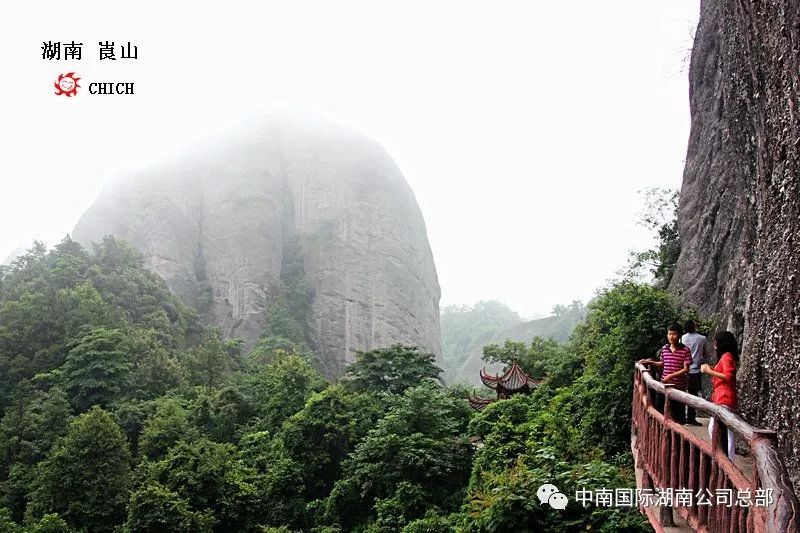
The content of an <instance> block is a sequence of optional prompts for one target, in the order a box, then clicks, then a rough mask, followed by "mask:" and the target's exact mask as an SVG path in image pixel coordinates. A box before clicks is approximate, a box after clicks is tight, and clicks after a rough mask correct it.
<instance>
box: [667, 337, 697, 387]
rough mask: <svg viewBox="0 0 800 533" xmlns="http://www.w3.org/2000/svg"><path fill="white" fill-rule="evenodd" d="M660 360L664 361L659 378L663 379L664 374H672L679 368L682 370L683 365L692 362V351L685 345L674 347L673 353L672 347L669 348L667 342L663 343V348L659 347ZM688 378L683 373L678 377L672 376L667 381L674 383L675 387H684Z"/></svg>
mask: <svg viewBox="0 0 800 533" xmlns="http://www.w3.org/2000/svg"><path fill="white" fill-rule="evenodd" d="M661 361H662V362H663V363H664V370H663V373H662V374H661V379H662V380H663V379H664V376H667V375H669V374H673V373H675V372H678V371H679V370H683V367H684V366H685V365H691V364H692V351H691V350H690V349H689V348H687V347H686V346H683V345H681V346H679V347H678V348H676V349H675V352H674V353H673V351H672V348H670V345H669V344H665V345H664V347H663V348H661ZM687 382H688V380H687V377H686V374H683V375H681V376H678V377H674V378H672V379H670V380H669V382H668V383H672V384H673V385H675V388H676V389H684V390H685V389H686V384H687Z"/></svg>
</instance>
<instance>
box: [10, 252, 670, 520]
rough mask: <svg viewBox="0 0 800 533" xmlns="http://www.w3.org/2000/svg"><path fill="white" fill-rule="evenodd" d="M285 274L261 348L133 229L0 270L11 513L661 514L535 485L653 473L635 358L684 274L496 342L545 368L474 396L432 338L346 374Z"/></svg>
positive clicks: (360, 363) (627, 286) (101, 516)
mask: <svg viewBox="0 0 800 533" xmlns="http://www.w3.org/2000/svg"><path fill="white" fill-rule="evenodd" d="M290 271H291V269H290ZM287 281H290V283H288V284H287V286H289V287H290V288H289V289H287V291H286V292H285V293H282V294H279V295H277V296H276V298H277V299H278V300H277V301H279V302H280V303H281V305H282V307H280V308H279V309H278V311H276V313H277V314H276V317H277V318H276V319H275V321H274V322H273V323H272V326H271V327H270V328H269V329H268V331H266V332H265V335H264V337H263V338H262V339H261V341H259V342H258V343H257V344H256V346H255V347H254V348H253V349H252V350H251V351H250V352H249V353H246V354H245V353H243V350H242V345H241V343H239V342H236V341H231V340H225V339H223V338H222V337H221V335H220V333H219V332H218V331H216V330H214V329H211V328H208V327H206V326H204V325H203V324H202V321H201V319H200V318H198V315H197V314H196V313H195V312H193V311H191V310H189V309H188V308H186V307H185V306H183V305H182V304H181V303H180V302H179V301H177V300H176V299H175V298H174V297H173V296H172V295H171V294H170V293H169V291H168V290H167V289H166V287H165V285H164V283H163V282H162V281H161V280H159V279H158V278H157V277H155V276H153V275H151V274H149V273H148V272H147V271H146V270H145V269H144V268H143V265H142V259H141V257H140V256H139V254H138V253H136V251H134V250H133V249H131V248H130V247H129V246H127V245H125V244H124V243H122V242H119V241H116V240H114V239H110V238H109V239H106V240H105V241H104V242H103V243H102V244H100V245H99V246H97V248H96V249H95V250H94V251H93V253H91V254H89V253H87V252H85V251H84V250H83V249H81V247H80V246H78V245H77V244H76V243H74V242H72V241H70V240H68V239H67V240H65V241H63V242H62V243H61V244H59V245H58V246H56V247H55V248H54V249H53V250H50V251H47V250H45V249H44V247H42V246H37V247H35V248H34V249H32V250H31V251H30V252H29V253H28V254H27V255H25V256H22V257H21V258H19V259H18V260H17V261H16V262H15V263H14V264H13V265H12V267H11V268H10V269H8V270H7V271H5V272H3V273H2V276H0V530H2V531H12V532H14V531H16V532H23V531H25V532H44V531H52V532H55V531H111V530H117V531H200V532H202V531H206V532H211V531H275V532H278V531H283V532H286V531H316V532H318V533H322V532H326V533H332V532H336V531H360V532H377V531H405V532H407V533H408V532H444V531H454V530H456V531H476V532H493V531H497V532H502V531H543V530H556V531H559V530H560V531H572V530H601V531H618V530H623V529H624V530H639V529H642V530H644V529H646V528H645V522H644V521H643V519H642V517H641V516H640V515H639V513H638V512H637V511H636V510H635V509H625V508H604V507H595V506H588V507H582V506H580V505H578V504H576V503H575V502H574V501H572V502H570V504H569V505H568V507H567V508H566V509H565V510H556V509H552V508H550V507H548V506H546V505H542V504H540V503H539V500H538V498H537V496H536V491H537V489H538V487H539V485H541V484H542V483H545V482H548V483H554V484H556V485H557V486H558V487H559V488H560V489H561V491H562V492H564V493H565V494H567V495H568V496H569V497H570V498H571V499H572V496H573V494H574V491H575V490H576V489H577V488H581V487H586V488H589V489H596V488H615V487H627V488H630V487H633V486H634V480H633V478H632V472H631V467H632V465H631V458H630V454H629V453H628V452H626V449H627V447H628V443H629V438H630V435H629V427H630V398H631V390H630V387H631V369H632V364H633V361H634V360H636V359H638V358H640V357H642V356H645V355H650V354H652V353H653V352H654V351H655V350H656V349H657V348H658V347H659V346H660V345H661V343H662V342H663V336H664V334H665V328H666V325H667V324H669V323H670V322H672V321H674V320H676V319H679V318H682V316H681V315H682V314H681V311H680V310H679V309H677V308H676V307H675V305H674V304H673V302H672V301H671V299H670V298H669V297H668V296H667V295H666V293H664V292H663V291H661V290H659V289H656V288H653V287H650V286H646V285H640V284H636V283H632V282H623V283H620V284H618V285H616V286H613V287H610V288H608V289H607V290H605V291H603V292H602V293H601V294H600V295H599V296H598V297H597V299H596V300H595V301H594V302H593V303H592V304H591V305H590V306H589V312H588V315H587V317H586V318H585V319H584V320H583V321H582V322H581V324H580V325H579V326H578V327H577V328H576V330H575V332H574V333H573V335H572V336H571V338H570V340H569V341H568V342H567V343H565V344H563V343H558V342H556V341H553V340H543V339H535V340H534V341H533V342H532V343H513V342H509V343H506V344H504V345H502V346H489V347H487V348H486V350H485V356H486V358H487V359H488V360H493V361H498V362H510V361H511V360H515V361H518V362H519V363H520V364H521V365H522V366H523V368H525V370H526V371H528V372H529V373H531V374H532V375H534V376H536V377H538V378H542V379H544V382H543V383H542V385H541V386H540V387H539V388H538V389H537V390H536V391H535V393H533V394H531V395H528V396H517V397H514V398H512V399H510V400H507V401H502V402H497V403H495V404H492V405H490V406H489V407H488V408H487V409H485V410H484V411H483V412H481V413H480V414H477V413H475V412H473V411H471V410H470V409H469V407H468V403H467V401H466V396H467V395H468V394H469V391H466V390H465V389H464V388H462V387H450V388H448V387H445V386H443V385H442V383H441V381H440V380H439V378H440V376H441V369H439V368H438V367H437V366H436V364H435V359H434V357H433V356H432V355H430V354H425V353H421V352H420V351H419V350H417V349H416V348H413V347H407V346H399V345H398V346H392V347H387V348H385V349H381V350H373V351H370V352H364V353H359V354H358V356H357V359H356V362H355V363H354V364H352V365H351V366H350V367H349V370H348V373H347V375H346V376H344V378H343V379H341V380H339V382H338V383H331V382H330V381H329V380H327V379H326V378H324V377H323V375H322V374H321V373H320V371H319V368H318V366H317V363H316V361H315V360H314V357H313V355H312V354H311V352H310V350H309V349H308V346H307V345H306V343H305V340H304V335H303V331H302V327H301V326H300V321H299V318H298V317H300V315H301V314H302V307H303V306H304V305H306V304H304V303H302V302H299V303H298V302H296V301H295V302H292V299H293V298H294V299H296V297H298V295H300V296H299V297H300V299H301V300H303V301H305V299H307V295H308V291H307V288H306V287H305V285H304V283H303V282H302V279H301V278H300V277H299V276H294V275H290V276H289V277H287ZM284 304H285V305H284ZM301 304H302V305H301ZM476 438H477V439H479V445H477V446H476Z"/></svg>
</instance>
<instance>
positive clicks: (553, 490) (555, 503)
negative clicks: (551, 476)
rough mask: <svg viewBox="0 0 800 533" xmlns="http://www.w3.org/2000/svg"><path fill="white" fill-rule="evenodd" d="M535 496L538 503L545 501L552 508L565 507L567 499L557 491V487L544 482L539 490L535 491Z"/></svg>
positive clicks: (560, 508)
mask: <svg viewBox="0 0 800 533" xmlns="http://www.w3.org/2000/svg"><path fill="white" fill-rule="evenodd" d="M536 496H538V497H539V503H542V504H544V503H547V504H549V505H550V507H552V508H553V509H559V510H562V509H566V508H567V503H568V502H569V499H568V498H567V497H566V496H565V495H564V494H561V493H560V492H559V491H558V487H556V486H555V485H551V484H550V483H545V484H544V485H542V486H541V487H539V490H537V491H536Z"/></svg>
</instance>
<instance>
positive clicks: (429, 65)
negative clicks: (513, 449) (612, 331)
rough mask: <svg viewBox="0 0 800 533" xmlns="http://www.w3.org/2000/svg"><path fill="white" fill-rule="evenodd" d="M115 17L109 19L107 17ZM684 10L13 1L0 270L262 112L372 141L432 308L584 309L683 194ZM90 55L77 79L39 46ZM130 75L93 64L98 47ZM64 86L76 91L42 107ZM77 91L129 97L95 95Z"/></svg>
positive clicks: (690, 12)
mask: <svg viewBox="0 0 800 533" xmlns="http://www.w3.org/2000/svg"><path fill="white" fill-rule="evenodd" d="M112 5H113V6H114V7H112ZM698 6H699V2H698V0H691V1H686V2H641V1H634V0H628V1H619V2H605V3H598V2H591V1H588V0H587V1H583V2H568V3H558V2H548V3H543V2H521V1H520V2H493V3H486V2H480V3H478V2H456V1H451V2H392V3H389V2H374V1H363V2H351V1H336V2H280V3H279V2H263V3H258V5H257V7H256V4H255V3H244V2H241V3H237V2H224V3H220V2H215V3H213V4H202V3H197V2H162V3H158V4H156V3H147V2H137V3H129V4H127V5H123V4H111V3H108V2H98V1H89V2H36V3H29V2H28V3H23V2H13V3H9V4H8V5H6V6H4V15H3V17H2V20H0V45H2V50H3V52H2V54H0V68H1V69H2V70H0V72H2V73H3V75H4V79H3V81H2V91H0V96H1V97H0V116H2V117H3V126H4V127H3V128H2V130H0V131H1V133H0V141H1V143H0V146H2V149H1V150H2V161H3V171H2V174H0V176H1V177H0V179H1V180H2V183H0V186H1V187H2V188H1V189H0V190H1V191H2V193H1V194H0V261H2V259H3V258H4V257H5V256H6V255H7V254H9V253H11V252H12V251H13V250H14V249H15V248H17V247H18V246H19V245H20V244H21V243H28V242H30V240H31V239H33V238H37V239H41V240H44V241H46V242H47V243H48V244H54V243H55V242H57V241H58V240H59V239H60V238H61V237H62V236H63V235H64V234H65V233H68V232H69V231H71V229H72V227H73V226H74V224H75V222H76V221H77V219H78V217H79V216H80V215H81V214H82V212H83V211H84V210H85V209H86V208H87V207H88V206H89V205H91V203H92V202H93V200H94V199H95V197H96V196H97V194H98V192H99V190H100V188H101V186H102V184H103V182H104V181H105V180H107V179H109V178H111V177H113V176H116V175H119V174H121V173H126V172H131V171H133V170H134V169H137V168H141V167H143V166H148V165H149V164H151V163H153V162H156V161H158V160H159V159H163V158H169V157H170V156H171V155H172V154H174V153H175V152H176V151H183V150H186V149H188V147H190V146H191V145H192V144H193V143H194V141H195V140H197V139H202V138H205V137H207V136H208V135H211V134H214V133H217V132H218V131H219V130H220V128H221V127H230V125H231V124H235V123H237V121H238V120H240V119H241V118H242V117H247V116H249V115H251V114H253V113H254V112H262V111H265V110H270V109H275V108H286V107H289V108H295V109H302V110H307V111H311V112H316V113H320V114H324V115H327V116H328V117H330V118H332V119H334V120H336V121H338V122H341V123H343V124H346V125H348V126H350V127H352V128H354V129H356V130H359V131H361V132H363V133H365V134H367V135H369V136H371V137H373V138H375V139H377V140H378V141H380V142H381V143H382V144H383V145H384V146H385V147H386V149H387V151H388V152H389V153H390V154H391V155H392V157H394V159H395V160H396V161H397V163H398V165H399V166H400V168H401V170H402V171H403V173H404V175H405V177H406V179H407V180H408V182H409V184H410V185H411V187H412V189H413V190H414V192H415V194H416V197H417V200H418V202H419V204H420V207H421V208H422V212H423V214H424V216H425V220H426V223H427V227H428V236H429V239H430V242H431V247H432V249H433V254H434V258H435V260H436V266H437V269H438V275H439V280H440V283H441V286H442V305H443V306H444V305H447V304H451V303H470V302H474V301H477V300H481V299H498V300H501V301H504V302H506V303H507V304H508V305H509V306H510V307H511V308H513V309H515V310H516V311H518V312H519V313H521V314H522V315H538V314H547V313H548V312H549V310H550V308H551V307H552V306H553V305H554V304H556V303H568V302H569V301H571V300H573V299H582V300H584V301H586V300H588V299H589V298H590V297H591V295H592V294H593V293H594V291H595V290H596V289H597V288H598V287H599V286H601V285H602V284H603V283H604V282H605V280H607V279H608V278H609V277H610V276H612V275H613V273H614V272H615V271H616V270H617V269H618V268H620V267H621V266H623V264H624V263H625V261H626V258H627V255H628V250H629V249H631V248H632V247H641V246H644V245H647V244H648V243H649V241H648V236H647V235H646V234H645V233H643V231H642V230H640V229H639V228H637V227H636V226H635V224H634V220H635V218H636V213H637V212H638V211H639V209H640V208H639V203H640V202H639V197H638V195H637V191H638V190H639V189H642V188H645V187H648V186H670V187H677V186H679V184H680V180H681V174H682V170H683V160H684V157H685V150H686V141H687V137H688V129H689V108H688V82H687V79H686V78H687V72H688V64H687V60H688V53H689V48H690V46H691V38H692V34H693V29H694V26H695V24H696V18H697V14H698V9H699V7H698ZM72 40H75V41H77V42H82V43H84V47H83V59H82V60H81V61H80V62H66V61H61V62H55V61H46V60H43V59H42V58H41V45H42V41H61V42H69V41H72ZM106 40H112V41H116V42H117V43H118V44H119V43H121V42H127V41H131V42H132V43H134V44H138V46H139V59H138V60H135V61H123V60H118V61H116V62H115V63H109V62H108V61H104V62H102V63H101V62H99V61H98V46H97V43H98V42H99V41H106ZM72 70H74V71H75V72H76V75H79V76H81V77H82V78H83V83H82V87H83V89H82V93H80V94H79V95H78V96H76V97H75V98H72V99H67V98H65V97H56V96H55V95H54V94H53V86H52V82H53V80H54V79H55V78H56V76H57V75H58V74H59V73H64V72H69V71H72ZM89 81H115V82H116V81H133V82H135V84H136V85H135V87H136V94H135V95H133V96H105V97H101V96H92V95H89V94H88V91H87V86H88V82H89Z"/></svg>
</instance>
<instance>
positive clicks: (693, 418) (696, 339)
mask: <svg viewBox="0 0 800 533" xmlns="http://www.w3.org/2000/svg"><path fill="white" fill-rule="evenodd" d="M683 330H684V331H685V332H686V333H684V334H683V337H681V342H682V343H683V344H685V345H686V346H687V347H688V348H689V350H690V351H691V352H692V364H691V366H689V387H688V389H689V394H693V395H695V396H697V395H698V393H699V392H700V389H702V379H701V376H702V375H703V374H702V373H701V372H700V366H701V365H702V364H703V363H705V362H706V360H707V358H708V355H709V349H708V342H707V340H706V337H705V336H704V335H700V334H699V333H697V324H695V323H694V320H687V321H686V324H684V326H683ZM686 424H687V425H690V426H700V425H702V424H700V422H698V421H697V413H696V412H695V410H694V408H693V407H689V406H686Z"/></svg>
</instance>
